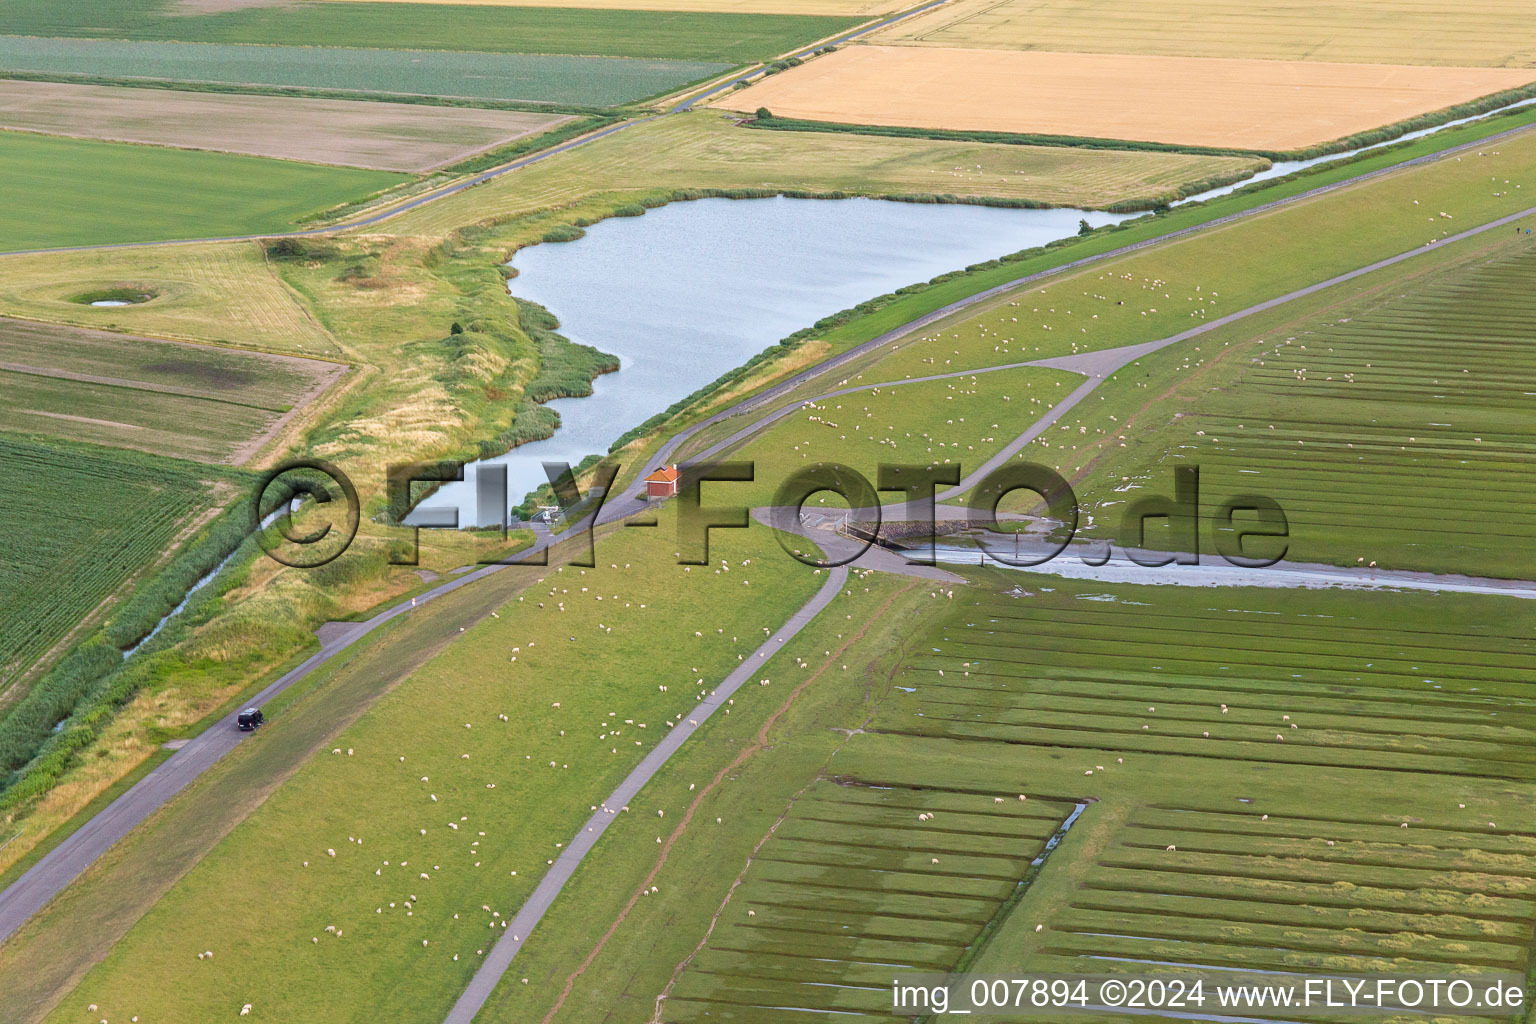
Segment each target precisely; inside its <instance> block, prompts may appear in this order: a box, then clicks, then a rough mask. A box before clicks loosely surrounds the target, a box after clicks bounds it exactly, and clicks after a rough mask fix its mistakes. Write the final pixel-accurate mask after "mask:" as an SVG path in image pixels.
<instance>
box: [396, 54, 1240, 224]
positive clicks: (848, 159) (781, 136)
mask: <svg viewBox="0 0 1536 1024" xmlns="http://www.w3.org/2000/svg"><path fill="white" fill-rule="evenodd" d="M809 66H811V65H807V67H809ZM778 77H780V78H782V77H784V76H783V75H780V76H778ZM1263 166H1264V163H1263V162H1262V161H1258V160H1252V159H1248V158H1246V157H1206V156H1192V155H1189V154H1184V153H1147V152H1135V151H1124V150H1087V149H1074V148H1069V147H1052V146H1010V145H1002V144H985V143H971V142H940V141H935V140H930V139H897V138H879V137H875V136H868V135H847V134H836V135H834V134H823V133H799V132H778V131H756V130H752V129H747V128H739V127H735V126H733V125H732V124H731V122H730V120H729V119H727V118H725V117H722V116H720V115H719V114H717V113H714V112H711V111H707V110H701V111H696V112H694V113H692V114H688V115H686V116H676V117H667V118H663V119H662V120H659V121H652V122H650V123H648V124H643V125H637V126H636V127H634V128H630V129H626V130H625V131H622V132H618V133H616V134H614V135H611V136H609V137H608V138H605V139H602V140H601V141H599V142H595V143H593V144H592V145H590V146H585V147H583V148H581V149H579V150H575V151H572V152H570V153H562V154H560V155H559V156H555V157H551V158H550V159H548V160H543V161H540V162H539V163H537V164H534V165H533V166H531V167H528V168H525V169H523V170H520V171H516V172H514V173H512V174H508V175H506V176H505V177H502V178H499V179H497V180H495V181H493V182H490V183H488V184H485V185H481V186H479V187H477V188H474V189H471V190H469V191H468V192H465V193H463V194H462V195H458V196H454V197H453V198H451V199H445V200H443V201H442V202H438V203H433V204H431V205H429V206H426V207H423V208H421V209H419V210H413V211H411V212H410V213H407V214H404V215H402V216H401V217H399V218H397V219H395V220H392V221H389V222H387V223H388V225H389V230H390V231H391V232H397V233H401V234H423V235H441V234H445V233H447V232H449V231H452V230H454V229H455V228H459V227H463V226H464V225H466V224H473V223H475V222H477V221H480V220H483V219H485V218H488V217H498V218H500V217H508V216H518V215H521V214H526V213H530V212H532V211H534V210H540V209H548V208H552V207H559V206H564V205H567V204H570V203H573V202H575V201H577V200H579V199H581V198H583V197H586V196H589V195H592V194H594V193H602V192H621V193H622V192H633V193H635V194H637V195H638V194H641V193H644V192H654V191H655V190H657V189H675V188H783V189H809V190H826V191H830V190H841V191H845V192H857V193H866V194H868V193H876V194H879V193H902V192H922V193H953V194H955V195H959V196H998V197H1005V198H1015V199H1032V200H1036V201H1039V202H1044V203H1052V204H1057V205H1063V206H1105V205H1108V204H1110V203H1113V202H1116V201H1118V200H1125V199H1139V198H1148V197H1151V198H1156V197H1159V196H1163V195H1166V194H1168V193H1169V192H1171V191H1172V190H1173V189H1175V188H1177V187H1178V186H1179V185H1181V184H1184V183H1186V182H1191V181H1198V180H1201V179H1205V178H1208V177H1210V176H1213V175H1236V174H1241V173H1244V172H1246V171H1251V170H1256V169H1258V168H1260V167H1263Z"/></svg>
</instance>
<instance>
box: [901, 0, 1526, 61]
mask: <svg viewBox="0 0 1536 1024" xmlns="http://www.w3.org/2000/svg"><path fill="white" fill-rule="evenodd" d="M1530 23H1531V5H1530V4H1529V3H1528V2H1527V0H1480V2H1479V3H1476V4H1461V3H1452V2H1451V0H1417V2H1414V3H1402V2H1401V0H1338V2H1336V3H1328V4H1319V3H1316V2H1314V0H1243V2H1242V3H1232V2H1230V0H1159V2H1158V3H1155V4H1149V3H1146V2H1144V0H950V2H949V3H946V4H944V5H942V6H940V7H937V8H935V9H933V10H932V11H928V12H925V13H923V14H920V15H918V16H917V17H915V18H912V19H911V20H909V21H904V22H902V23H901V24H899V25H893V26H891V27H890V28H888V29H885V30H884V31H882V32H881V33H879V34H878V35H877V36H874V37H872V38H873V39H874V40H875V41H876V42H879V43H907V44H917V45H927V46H955V47H975V48H995V49H1003V50H1074V51H1090V52H1095V53H1143V54H1157V55H1162V56H1175V57H1255V58H1262V59H1266V60H1321V61H1347V62H1360V63H1367V64H1374V63H1386V64H1449V65H1469V64H1481V65H1488V66H1492V67H1528V66H1530V65H1531V64H1533V63H1536V35H1532V33H1531V31H1530Z"/></svg>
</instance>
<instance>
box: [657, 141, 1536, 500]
mask: <svg viewBox="0 0 1536 1024" xmlns="http://www.w3.org/2000/svg"><path fill="white" fill-rule="evenodd" d="M1533 129H1536V125H1522V126H1520V127H1517V128H1511V129H1509V130H1507V131H1504V132H1500V133H1498V134H1496V135H1490V136H1486V137H1484V138H1481V139H1475V140H1473V141H1471V142H1465V143H1462V144H1460V145H1457V146H1452V147H1450V148H1449V149H1444V150H1438V151H1436V152H1434V153H1426V154H1424V155H1423V156H1418V157H1414V158H1412V159H1411V160H1405V161H1403V162H1401V163H1396V164H1392V165H1391V166H1389V167H1381V168H1377V169H1376V170H1374V171H1367V172H1365V173H1364V174H1359V175H1355V176H1354V177H1351V178H1346V179H1344V180H1343V181H1336V182H1332V183H1330V184H1327V185H1320V186H1318V187H1317V188H1313V189H1309V190H1307V191H1305V192H1298V193H1297V194H1296V195H1293V196H1286V197H1284V198H1281V199H1275V200H1271V201H1270V202H1268V203H1262V204H1260V205H1258V206H1254V207H1251V208H1249V209H1246V210H1239V211H1237V212H1234V213H1230V214H1227V215H1225V216H1222V217H1217V218H1215V219H1214V220H1208V221H1202V222H1201V223H1199V224H1191V225H1189V226H1188V227H1183V228H1177V229H1175V230H1173V231H1169V232H1166V233H1164V234H1160V235H1157V236H1155V237H1153V238H1145V239H1142V240H1141V241H1139V242H1131V243H1130V244H1128V245H1122V246H1120V247H1118V248H1115V249H1110V250H1107V251H1105V252H1102V253H1098V254H1096V255H1093V256H1084V257H1082V258H1080V259H1076V260H1071V261H1069V262H1067V263H1062V264H1059V265H1057V266H1054V267H1047V268H1045V269H1044V270H1038V271H1035V272H1034V273H1032V274H1026V275H1024V276H1022V277H1017V278H1014V279H1013V280H1011V281H1005V282H1003V283H1002V284H998V285H993V286H992V287H990V288H986V289H983V290H982V291H979V292H976V293H974V294H972V295H968V296H966V297H964V298H962V299H957V300H955V301H954V302H951V303H949V304H948V305H946V306H941V307H940V308H938V309H936V310H933V311H931V312H929V313H925V314H923V315H921V316H919V317H917V318H916V319H913V320H909V321H907V322H906V323H904V324H901V325H899V326H897V327H893V328H891V329H890V330H889V331H886V332H884V333H883V334H880V335H878V336H877V337H874V338H871V339H869V340H868V341H865V342H861V343H860V344H858V345H855V346H854V347H853V348H850V349H848V350H846V351H844V352H841V353H839V354H837V355H835V356H833V357H831V358H830V359H827V360H825V361H823V362H821V363H818V364H816V365H815V366H811V367H808V368H806V369H804V370H801V371H799V372H798V373H796V374H794V375H793V376H791V377H787V378H785V379H784V380H782V381H779V382H778V383H776V384H773V385H770V386H769V387H767V388H766V389H764V390H762V391H760V392H758V393H757V394H756V395H749V396H748V397H746V398H744V399H742V400H740V401H738V402H736V403H735V404H733V405H731V406H729V407H727V408H725V409H722V410H721V411H720V412H717V413H715V414H713V415H711V416H709V417H707V418H705V419H703V420H700V421H699V422H698V423H695V424H693V425H692V426H690V427H687V428H685V429H683V430H681V431H679V432H678V433H676V434H674V435H672V437H671V438H669V439H668V440H667V441H666V442H665V443H664V444H663V445H662V446H661V447H660V448H658V449H657V451H656V453H655V454H654V455H652V456H651V458H650V459H649V460H647V461H646V463H645V464H644V466H643V467H642V468H641V470H640V471H639V472H638V474H637V480H638V479H642V478H644V477H645V476H646V475H647V474H648V473H651V472H653V471H654V470H656V469H658V468H659V467H660V466H662V465H663V464H665V463H666V462H667V460H668V458H669V457H670V456H671V454H672V453H673V452H674V451H676V450H677V448H678V447H679V446H680V445H681V444H683V443H685V442H686V441H688V440H689V439H690V438H692V437H693V435H694V434H697V433H698V432H699V431H701V430H703V429H705V428H706V427H710V426H714V425H716V424H718V423H721V422H723V421H725V420H727V419H730V418H732V417H735V416H741V415H745V414H747V413H750V412H755V411H757V410H758V409H760V408H762V407H763V406H765V405H767V404H769V403H771V402H773V401H776V400H777V399H779V398H782V397H784V396H785V395H786V394H788V393H789V392H791V391H793V390H794V389H795V388H797V387H799V386H800V385H802V384H805V383H807V382H809V381H811V380H814V379H815V378H817V377H820V376H821V375H823V374H825V373H828V372H830V371H832V370H836V369H839V368H840V367H842V366H845V365H847V364H848V363H851V362H853V361H855V360H857V359H859V358H860V357H862V356H865V355H868V354H870V353H871V352H874V351H876V350H877V349H880V348H882V347H884V346H886V345H889V344H891V343H892V342H895V341H900V340H901V339H903V338H905V337H907V336H908V335H910V334H914V333H916V332H918V331H921V330H923V329H925V328H927V327H931V326H932V325H933V324H935V323H937V322H939V321H941V320H944V319H947V318H948V317H951V316H954V315H956V314H959V313H962V312H965V311H966V310H967V309H970V308H971V307H972V306H976V305H980V304H983V303H986V302H989V301H991V300H993V299H998V298H1001V297H1003V296H1005V295H1007V294H1009V293H1010V292H1012V291H1014V290H1016V289H1018V288H1022V287H1027V286H1029V285H1031V284H1034V283H1036V282H1039V281H1042V280H1045V279H1047V278H1050V277H1054V276H1056V275H1060V274H1065V273H1069V272H1071V271H1074V270H1080V269H1083V268H1084V267H1088V266H1091V265H1093V264H1095V263H1098V262H1101V261H1106V260H1114V259H1118V258H1120V257H1122V256H1128V255H1130V254H1131V253H1135V252H1140V251H1141V250H1143V249H1147V248H1150V247H1152V246H1155V245H1160V244H1162V243H1164V242H1171V241H1174V240H1176V239H1180V238H1186V237H1189V236H1190V235H1193V234H1196V233H1198V232H1201V231H1206V230H1209V229H1212V228H1219V227H1223V226H1225V225H1228V224H1232V223H1235V222H1237V221H1240V220H1243V219H1245V218H1248V217H1252V216H1257V215H1261V214H1264V213H1269V212H1271V211H1274V210H1277V209H1281V208H1283V207H1285V206H1287V205H1289V204H1291V203H1297V202H1302V201H1305V200H1308V199H1314V198H1317V197H1318V196H1322V195H1326V194H1328V193H1331V192H1336V191H1339V190H1342V189H1346V188H1351V187H1353V186H1355V185H1359V184H1363V183H1365V182H1368V181H1372V180H1374V179H1376V178H1378V177H1381V176H1383V175H1388V174H1393V173H1396V172H1398V171H1401V170H1406V169H1408V168H1411V167H1418V166H1422V165H1424V164H1429V163H1434V162H1437V161H1439V160H1442V159H1445V158H1447V157H1451V156H1456V155H1458V154H1460V153H1463V152H1466V151H1468V150H1472V149H1476V148H1478V147H1481V146H1486V145H1488V144H1490V143H1494V142H1497V141H1498V140H1500V139H1504V138H1508V137H1510V136H1512V135H1516V134H1518V133H1520V132H1525V131H1531V130H1533ZM1452 237H1461V236H1452ZM1445 241H1449V239H1443V240H1442V241H1441V243H1438V244H1443V243H1444V242H1445ZM1425 248H1426V249H1427V248H1429V247H1428V246H1426V247H1425ZM1101 351H1108V350H1101Z"/></svg>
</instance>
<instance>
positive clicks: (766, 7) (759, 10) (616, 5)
mask: <svg viewBox="0 0 1536 1024" xmlns="http://www.w3.org/2000/svg"><path fill="white" fill-rule="evenodd" d="M326 2H332V3H334V2H355V0H326ZM362 2H365V3H368V2H376V0H362ZM385 2H394V3H411V4H417V3H427V4H455V5H463V4H473V5H476V6H486V7H575V8H580V9H584V10H613V11H683V12H686V13H689V14H706V13H724V14H807V15H817V14H819V15H827V16H834V17H857V16H859V15H861V14H862V15H867V16H869V17H875V16H877V15H881V14H890V13H892V12H894V11H899V10H902V9H903V8H906V7H912V6H915V5H914V4H913V3H911V2H908V0H385Z"/></svg>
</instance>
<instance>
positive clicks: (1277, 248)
mask: <svg viewBox="0 0 1536 1024" xmlns="http://www.w3.org/2000/svg"><path fill="white" fill-rule="evenodd" d="M1533 170H1536V136H1531V135H1526V136H1521V137H1519V138H1517V139H1511V140H1506V141H1505V142H1503V143H1501V144H1500V145H1499V146H1498V148H1497V149H1492V148H1490V149H1489V150H1486V151H1484V152H1481V153H1475V154H1467V155H1465V156H1462V157H1460V158H1455V159H1450V160H1445V161H1441V162H1436V163H1432V164H1428V165H1424V166H1421V167H1417V168H1412V169H1410V170H1406V171H1404V172H1402V173H1401V174H1397V175H1393V176H1392V177H1390V178H1386V179H1383V180H1379V181H1373V182H1368V183H1364V184H1361V185H1358V186H1356V187H1354V188H1351V189H1347V190H1345V191H1342V192H1335V193H1330V194H1328V195H1324V196H1320V197H1318V198H1317V199H1315V200H1312V201H1310V202H1304V203H1299V204H1297V205H1294V206H1290V207H1286V208H1283V209H1279V210H1276V211H1274V212H1273V213H1270V214H1268V215H1266V216H1262V217H1255V218H1250V219H1246V220H1241V221H1238V222H1235V223H1233V224H1230V225H1227V226H1223V227H1218V228H1215V229H1212V230H1209V231H1204V232H1201V233H1199V234H1197V235H1194V236H1192V237H1189V238H1185V239H1178V240H1175V241H1172V242H1169V243H1167V244H1164V245H1159V246H1156V247H1155V248H1152V249H1147V250H1142V251H1140V252H1136V253H1131V254H1129V255H1126V256H1122V257H1119V258H1117V259H1114V260H1112V261H1109V262H1105V263H1101V264H1095V265H1093V266H1091V267H1087V268H1084V269H1083V270H1080V271H1077V272H1076V273H1073V274H1069V275H1065V276H1062V277H1060V278H1058V279H1054V280H1048V281H1042V282H1040V283H1039V284H1035V285H1031V286H1025V287H1022V288H1020V289H1019V291H1018V292H1017V293H1016V294H1014V295H1011V296H1003V297H1001V298H999V299H998V300H997V301H995V302H994V303H991V304H989V305H988V307H987V308H985V309H981V310H976V311H972V312H969V313H967V314H965V315H963V316H959V317H956V318H954V319H953V320H951V321H950V322H948V323H943V324H940V325H938V326H936V327H934V328H932V329H930V330H928V331H926V332H924V334H923V335H922V336H920V338H919V339H917V340H915V341H913V342H909V343H906V344H905V345H904V346H903V348H902V350H901V352H900V353H898V354H897V355H895V356H893V357H891V358H889V359H887V360H886V361H885V362H884V363H883V364H882V366H881V369H882V371H884V372H885V373H886V374H887V375H889V376H892V377H900V376H902V375H903V374H911V375H912V376H921V375H923V374H924V373H931V372H933V367H934V366H935V365H938V364H942V365H944V366H945V368H946V369H956V370H960V369H968V368H971V367H981V366H993V365H997V364H999V363H1007V362H1015V361H1018V360H1020V359H1034V358H1043V357H1048V356H1060V355H1071V354H1072V353H1074V352H1085V351H1094V350H1097V349H1104V348H1114V347H1118V346H1121V345H1129V344H1134V343H1136V342H1141V341H1151V340H1154V339H1157V338H1164V337H1168V336H1169V335H1172V334H1177V333H1179V332H1181V331H1185V330H1188V329H1189V328H1191V327H1196V326H1199V325H1200V324H1202V323H1204V322H1206V321H1209V320H1213V319H1215V318H1217V317H1219V316H1222V315H1225V314H1228V313H1234V312H1236V311H1238V310H1240V309H1243V308H1245V307H1247V306H1250V305H1252V304H1254V303H1255V302H1258V301H1261V300H1263V299H1266V298H1270V297H1272V296H1275V295H1279V294H1283V293H1284V292H1287V291H1290V290H1292V289H1294V288H1299V287H1302V286H1305V285H1308V284H1313V283H1315V282H1317V281H1321V280H1325V279H1327V278H1329V277H1332V276H1334V275H1336V274H1340V273H1343V272H1345V271H1348V270H1353V269H1355V268H1357V267H1360V266H1362V265H1364V264H1367V263H1371V262H1374V261H1375V260H1379V259H1385V258H1387V257H1389V256H1395V255H1397V254H1399V253H1402V252H1407V251H1409V250H1411V249H1414V248H1420V247H1423V246H1424V245H1425V244H1426V243H1429V242H1432V241H1436V240H1438V239H1441V238H1444V237H1445V236H1447V235H1450V234H1454V233H1456V232H1458V231H1462V230H1465V229H1466V228H1470V227H1474V226H1476V225H1478V224H1481V223H1485V222H1487V221H1490V220H1494V219H1495V218H1497V217H1501V216H1506V215H1508V214H1511V213H1518V212H1520V211H1522V210H1525V209H1528V208H1530V207H1532V206H1536V192H1532V193H1529V194H1528V193H1526V192H1524V191H1521V190H1516V189H1514V188H1513V187H1511V186H1506V185H1503V184H1502V182H1503V180H1504V179H1505V178H1509V179H1510V180H1512V181H1518V180H1520V179H1522V178H1528V177H1529V176H1530V175H1531V173H1532V171H1533ZM1490 178H1493V179H1496V181H1491V180H1490ZM1442 213H1443V214H1447V215H1448V216H1441V214H1442ZM1532 224H1533V225H1536V217H1533V219H1532ZM1526 226H1531V225H1526ZM1509 230H1510V231H1513V228H1511V229H1509Z"/></svg>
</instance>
